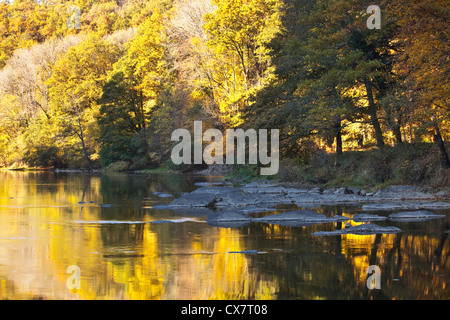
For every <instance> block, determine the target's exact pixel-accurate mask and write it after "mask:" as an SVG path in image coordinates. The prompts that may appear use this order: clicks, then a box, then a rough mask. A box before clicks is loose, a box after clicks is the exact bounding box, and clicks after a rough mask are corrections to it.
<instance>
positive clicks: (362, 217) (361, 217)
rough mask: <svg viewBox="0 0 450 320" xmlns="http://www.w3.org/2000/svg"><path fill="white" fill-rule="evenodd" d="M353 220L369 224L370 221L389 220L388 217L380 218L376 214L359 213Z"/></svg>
mask: <svg viewBox="0 0 450 320" xmlns="http://www.w3.org/2000/svg"><path fill="white" fill-rule="evenodd" d="M352 219H353V221H355V222H369V221H383V220H387V217H383V216H378V215H375V214H366V213H358V214H355V215H353V218H352Z"/></svg>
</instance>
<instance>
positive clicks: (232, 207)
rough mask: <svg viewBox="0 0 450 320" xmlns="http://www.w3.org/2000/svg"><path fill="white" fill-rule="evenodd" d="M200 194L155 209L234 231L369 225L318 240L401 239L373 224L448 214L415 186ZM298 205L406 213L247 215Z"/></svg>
mask: <svg viewBox="0 0 450 320" xmlns="http://www.w3.org/2000/svg"><path fill="white" fill-rule="evenodd" d="M197 186H199V188H198V189H196V190H194V191H192V192H190V193H185V194H183V195H181V196H180V197H179V198H176V199H174V200H173V201H171V202H170V203H168V204H167V205H162V206H156V207H154V208H155V209H158V208H159V209H173V210H175V211H178V212H180V213H182V212H189V211H191V212H197V213H198V214H203V215H208V217H207V219H206V222H207V223H208V224H210V225H212V226H219V227H226V228H233V227H240V226H244V225H246V224H248V223H250V222H262V223H272V224H278V225H284V226H292V227H300V226H308V225H312V224H317V223H328V222H346V221H349V220H353V221H355V222H369V223H368V224H364V225H363V226H357V227H355V226H350V227H349V228H344V229H342V230H335V231H330V232H319V233H316V234H313V235H315V236H327V235H340V234H348V233H353V234H375V233H397V232H401V230H400V229H399V228H396V227H392V226H387V227H381V226H378V225H375V224H373V223H371V222H373V221H384V220H391V221H400V222H411V221H428V220H432V219H439V218H445V217H446V215H438V214H435V213H433V212H431V211H429V210H432V209H450V201H449V196H448V194H447V193H446V192H442V191H441V192H438V193H430V192H427V191H425V190H423V189H421V188H419V187H416V186H389V187H387V188H385V189H381V190H379V191H377V192H376V193H373V194H368V193H366V192H363V191H362V190H359V189H358V188H348V187H347V188H339V189H329V190H324V189H322V188H312V189H301V188H293V187H286V186H282V185H280V184H277V183H269V182H252V183H249V184H247V185H244V186H241V187H232V186H228V185H218V183H209V184H208V183H198V184H197ZM288 204H289V205H296V206H297V207H299V208H314V207H318V206H320V205H337V204H352V205H355V204H356V205H360V206H361V210H363V211H376V210H384V211H389V210H394V211H395V210H408V211H403V212H395V213H392V214H390V215H389V216H388V217H384V216H379V215H376V214H369V213H367V214H365V213H362V214H355V215H354V217H353V218H352V219H350V218H348V217H344V216H334V217H326V216H325V215H322V214H319V213H317V212H314V211H311V210H308V209H304V210H294V211H292V210H291V211H286V212H281V213H276V214H269V215H267V216H263V217H260V218H253V217H251V216H250V215H249V213H252V212H263V211H279V210H277V209H276V208H275V206H277V205H288Z"/></svg>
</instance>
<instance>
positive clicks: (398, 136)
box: [392, 121, 403, 144]
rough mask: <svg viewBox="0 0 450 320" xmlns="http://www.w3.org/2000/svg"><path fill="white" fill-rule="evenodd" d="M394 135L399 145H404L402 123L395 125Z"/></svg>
mask: <svg viewBox="0 0 450 320" xmlns="http://www.w3.org/2000/svg"><path fill="white" fill-rule="evenodd" d="M392 133H393V134H394V137H395V141H396V142H397V144H402V143H403V140H402V132H401V131H400V121H397V122H396V123H395V124H394V126H393V128H392Z"/></svg>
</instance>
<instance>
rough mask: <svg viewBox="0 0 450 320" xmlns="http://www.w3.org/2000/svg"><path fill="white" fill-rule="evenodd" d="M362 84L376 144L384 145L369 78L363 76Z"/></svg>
mask: <svg viewBox="0 0 450 320" xmlns="http://www.w3.org/2000/svg"><path fill="white" fill-rule="evenodd" d="M364 85H365V87H366V92H367V100H369V115H370V120H371V122H372V125H373V128H374V129H375V137H376V139H377V146H378V147H382V146H384V141H383V132H382V131H381V126H380V122H379V121H378V116H377V108H376V105H375V100H374V98H373V91H372V84H371V83H370V80H369V79H367V78H364Z"/></svg>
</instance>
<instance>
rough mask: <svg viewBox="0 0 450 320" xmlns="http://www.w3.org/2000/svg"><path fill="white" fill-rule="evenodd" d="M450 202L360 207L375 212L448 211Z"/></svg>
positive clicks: (398, 203)
mask: <svg viewBox="0 0 450 320" xmlns="http://www.w3.org/2000/svg"><path fill="white" fill-rule="evenodd" d="M448 208H450V202H421V203H418V202H395V203H370V204H365V205H363V206H362V209H363V210H365V211H377V210H399V209H404V210H420V209H448Z"/></svg>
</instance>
